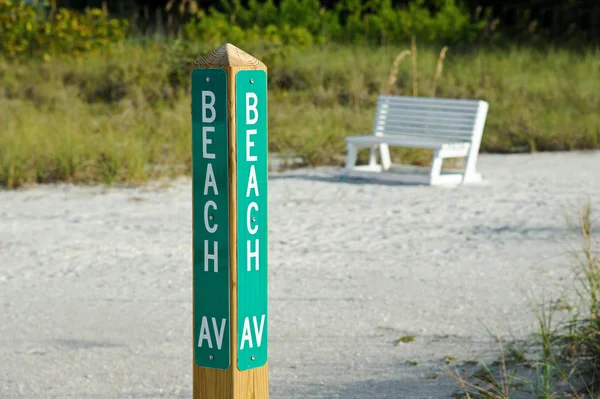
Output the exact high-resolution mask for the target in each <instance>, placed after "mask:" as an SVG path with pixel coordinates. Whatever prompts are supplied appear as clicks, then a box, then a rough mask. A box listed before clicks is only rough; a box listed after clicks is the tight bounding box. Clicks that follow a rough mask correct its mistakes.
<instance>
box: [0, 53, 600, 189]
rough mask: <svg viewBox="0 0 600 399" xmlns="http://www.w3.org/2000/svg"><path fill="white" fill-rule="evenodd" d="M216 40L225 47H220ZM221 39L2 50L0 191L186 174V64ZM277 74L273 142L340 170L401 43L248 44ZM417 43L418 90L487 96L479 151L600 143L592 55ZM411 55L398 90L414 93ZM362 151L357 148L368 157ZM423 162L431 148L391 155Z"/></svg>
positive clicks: (365, 127) (365, 128)
mask: <svg viewBox="0 0 600 399" xmlns="http://www.w3.org/2000/svg"><path fill="white" fill-rule="evenodd" d="M220 44H222V43H218V45H220ZM215 47H216V46H215V45H213V44H210V43H207V42H204V43H192V42H189V41H164V42H163V43H160V44H157V43H154V42H149V43H147V44H146V45H143V44H141V43H140V42H139V41H136V42H131V41H129V42H125V43H124V44H123V45H122V46H115V47H112V48H110V49H104V50H99V51H95V52H91V53H86V54H84V55H83V56H82V57H80V58H67V59H61V58H58V57H55V58H53V59H50V60H49V61H41V60H39V59H33V60H26V59H16V60H7V59H3V58H2V57H0V109H1V110H2V112H0V126H2V129H0V186H19V185H22V184H27V183H32V182H50V181H63V180H66V181H76V182H97V181H103V182H138V181H143V180H145V179H152V178H158V177H161V176H173V175H177V174H185V173H189V172H190V169H189V166H190V163H189V162H190V122H189V117H190V116H189V101H190V100H189V83H190V79H189V64H190V63H191V62H192V61H193V60H194V59H195V58H196V57H197V56H200V55H204V54H206V53H208V52H209V51H211V50H213V49H214V48H215ZM242 48H243V50H245V51H247V52H249V53H250V54H252V55H254V56H256V57H257V58H258V59H260V60H262V61H263V62H265V63H266V65H267V66H268V68H269V73H268V77H269V150H270V151H271V152H272V153H278V154H289V155H290V156H293V157H294V158H300V159H301V160H302V163H303V164H305V165H325V164H329V165H342V164H343V162H344V156H345V150H346V148H345V142H344V138H345V137H346V136H348V135H351V134H364V133H369V132H370V131H371V128H372V122H373V115H374V107H375V103H376V100H377V95H378V94H379V93H381V91H382V87H384V85H386V84H387V82H388V77H389V74H390V70H391V69H392V63H393V60H394V59H395V58H396V55H397V54H398V53H400V52H401V51H402V50H403V49H402V48H401V47H391V46H388V47H373V46H360V45H352V46H350V45H342V46H341V45H324V46H319V47H317V46H313V47H312V48H308V49H306V50H304V51H289V48H290V46H286V45H280V46H275V45H273V44H272V43H268V44H265V43H262V42H255V43H252V44H251V45H249V46H242ZM438 51H439V48H438V47H437V46H436V47H434V48H433V47H432V48H430V47H427V46H421V47H420V48H419V64H418V73H419V90H420V92H422V93H427V94H429V93H432V91H433V90H432V89H433V86H434V85H436V87H437V93H438V95H439V96H441V97H446V98H478V99H483V100H486V101H488V102H489V103H490V111H489V113H488V119H487V123H486V128H485V131H484V134H483V142H482V150H483V151H491V152H523V151H533V150H571V149H584V148H588V149H591V148H600V128H599V126H600V115H599V114H598V112H597V110H598V109H600V98H599V97H598V95H597V93H598V92H600V81H599V80H598V79H594V76H595V75H594V74H593V73H591V72H590V71H600V57H598V52H596V51H588V52H586V53H573V52H568V51H564V50H551V51H535V50H532V49H527V48H513V49H509V50H502V51H501V50H498V49H490V48H487V49H486V48H482V49H481V50H480V51H478V52H477V53H467V54H464V53H463V54H461V53H459V52H457V51H453V48H450V50H449V51H448V54H447V57H446V60H445V63H444V70H443V73H442V75H441V79H439V81H438V82H437V84H436V83H434V78H433V77H434V75H435V68H436V60H437V59H438V55H439V52H438ZM411 89H412V67H411V63H410V62H403V63H400V65H399V67H398V69H397V79H396V81H395V83H394V85H393V86H392V87H391V88H390V92H391V93H393V94H399V95H410V94H411V92H412V90H411ZM367 155H368V151H367V152H365V153H364V154H363V153H361V154H360V157H361V158H360V159H362V160H366V157H367ZM392 157H393V159H394V160H395V161H401V162H406V163H411V164H417V165H428V164H429V162H430V160H431V153H430V152H428V151H426V150H417V149H411V148H404V149H395V151H393V152H392Z"/></svg>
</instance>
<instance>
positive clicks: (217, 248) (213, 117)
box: [192, 69, 231, 370]
mask: <svg viewBox="0 0 600 399" xmlns="http://www.w3.org/2000/svg"><path fill="white" fill-rule="evenodd" d="M228 151H229V147H228V130H227V75H226V73H225V71H224V70H222V69H195V70H194V71H193V72H192V168H193V171H192V172H193V181H192V202H193V204H192V209H193V221H192V223H193V232H194V233H193V280H194V281H193V284H194V298H193V305H194V331H193V334H194V359H195V362H196V364H197V365H198V366H201V367H208V368H217V369H223V370H225V369H227V368H228V367H229V366H230V363H231V355H230V324H231V323H230V320H231V318H230V314H229V297H230V294H229V276H230V262H229V187H228V185H229V182H228V178H229V174H228Z"/></svg>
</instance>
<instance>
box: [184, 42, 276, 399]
mask: <svg viewBox="0 0 600 399" xmlns="http://www.w3.org/2000/svg"><path fill="white" fill-rule="evenodd" d="M196 68H222V69H224V70H225V72H226V73H227V125H228V135H229V160H228V161H229V171H230V173H229V190H230V191H229V215H230V216H229V234H230V246H229V254H230V265H231V267H230V281H229V286H230V295H231V297H230V320H231V323H230V328H231V333H230V348H231V365H230V367H229V368H228V369H227V370H218V369H210V368H203V367H198V365H197V364H196V362H193V381H194V383H193V398H194V399H268V397H269V372H268V367H269V366H268V363H267V364H266V365H265V366H263V367H258V368H255V369H252V370H248V371H240V370H239V369H238V366H237V364H238V333H237V332H238V298H237V281H238V269H237V262H238V251H237V245H238V242H237V233H238V232H237V228H238V220H237V162H236V160H237V153H236V142H237V137H236V87H235V84H236V79H235V77H236V74H237V72H238V71H242V70H263V71H265V72H266V71H267V67H266V66H265V64H263V63H262V62H261V61H259V60H257V59H256V58H254V57H253V56H251V55H250V54H248V53H246V52H244V51H242V50H240V49H239V48H237V47H235V46H234V45H232V44H229V43H228V44H225V45H223V46H221V47H220V48H218V49H216V50H214V51H212V52H211V53H209V54H207V55H205V56H204V57H201V58H199V59H198V60H196V61H195V62H194V63H192V64H191V66H190V72H191V71H192V70H194V69H196Z"/></svg>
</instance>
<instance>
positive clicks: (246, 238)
mask: <svg viewBox="0 0 600 399" xmlns="http://www.w3.org/2000/svg"><path fill="white" fill-rule="evenodd" d="M235 96H236V118H237V120H236V126H237V134H236V136H237V204H238V207H237V221H238V228H237V231H238V237H237V238H238V262H237V263H238V264H237V268H238V317H237V320H238V328H237V330H238V364H237V365H238V368H239V369H240V370H249V369H253V368H256V367H261V366H264V365H265V363H266V362H267V331H268V317H267V229H268V227H267V172H268V171H267V165H268V160H267V74H266V73H265V71H240V72H238V73H237V75H236V93H235Z"/></svg>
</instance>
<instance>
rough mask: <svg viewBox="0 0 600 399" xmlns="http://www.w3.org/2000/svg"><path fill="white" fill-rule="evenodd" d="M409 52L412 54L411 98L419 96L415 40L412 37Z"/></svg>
mask: <svg viewBox="0 0 600 399" xmlns="http://www.w3.org/2000/svg"><path fill="white" fill-rule="evenodd" d="M410 52H411V54H412V70H413V87H412V92H413V96H415V97H416V96H418V95H419V76H418V75H417V38H416V37H415V36H413V37H412V39H411V41H410Z"/></svg>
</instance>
